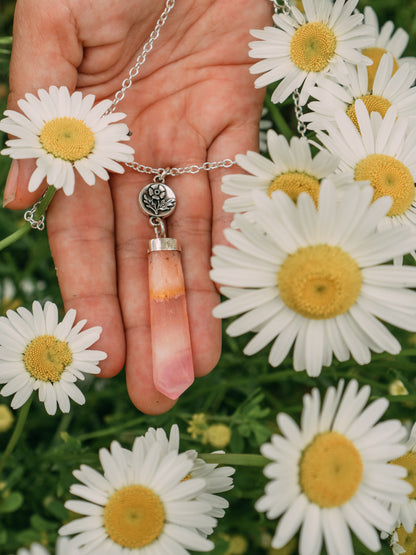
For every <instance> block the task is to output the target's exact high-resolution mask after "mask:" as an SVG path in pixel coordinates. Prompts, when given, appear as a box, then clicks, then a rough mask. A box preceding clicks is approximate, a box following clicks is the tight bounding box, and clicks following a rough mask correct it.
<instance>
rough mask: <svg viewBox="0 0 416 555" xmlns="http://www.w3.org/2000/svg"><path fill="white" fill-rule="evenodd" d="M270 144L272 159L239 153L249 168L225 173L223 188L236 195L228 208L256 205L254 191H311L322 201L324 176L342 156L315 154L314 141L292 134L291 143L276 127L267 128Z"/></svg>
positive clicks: (294, 196) (239, 161)
mask: <svg viewBox="0 0 416 555" xmlns="http://www.w3.org/2000/svg"><path fill="white" fill-rule="evenodd" d="M267 148H268V151H269V154H270V158H271V160H269V159H268V158H266V157H264V156H262V155H261V154H258V153H257V152H251V151H249V152H247V154H246V155H244V154H237V156H236V157H235V159H236V162H237V164H238V165H239V166H240V168H242V169H243V170H245V171H246V172H248V173H249V174H250V175H245V174H232V175H225V176H224V177H223V180H222V190H223V192H224V193H226V194H228V195H232V198H229V199H226V201H225V202H224V210H225V211H226V212H248V211H251V210H253V209H254V204H253V200H252V191H253V190H260V191H265V192H266V193H268V194H269V196H270V195H271V194H272V193H273V191H277V190H280V191H283V192H285V193H286V194H287V195H289V196H290V198H291V199H292V200H295V201H296V200H297V198H298V196H299V194H300V193H302V192H305V193H308V194H309V195H311V197H312V198H313V200H314V201H315V202H318V196H319V189H320V185H321V180H322V179H323V178H324V177H328V176H329V175H330V174H332V173H333V172H334V171H335V169H336V168H337V167H338V164H339V158H338V157H337V156H334V155H333V154H330V153H329V152H326V151H325V150H322V151H321V152H319V153H318V154H317V155H316V156H315V157H314V158H312V154H311V149H310V145H309V143H308V141H307V139H306V138H305V137H300V138H299V137H292V138H291V140H290V143H289V142H288V141H287V140H286V138H285V137H284V136H283V135H278V134H277V133H276V132H275V131H273V130H272V129H271V130H269V131H268V132H267Z"/></svg>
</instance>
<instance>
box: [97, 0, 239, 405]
mask: <svg viewBox="0 0 416 555" xmlns="http://www.w3.org/2000/svg"><path fill="white" fill-rule="evenodd" d="M174 6H175V0H166V5H165V8H164V10H163V12H162V13H161V15H160V17H159V19H158V20H157V22H156V25H155V27H154V29H153V31H152V32H151V33H150V36H149V39H148V41H147V42H146V43H145V45H144V46H143V48H142V51H141V53H140V54H139V56H138V57H137V59H136V63H135V65H134V66H133V67H132V68H131V69H130V71H129V74H128V77H127V78H126V79H125V80H124V81H123V83H122V85H121V89H120V90H119V91H118V92H117V93H116V94H115V97H114V100H113V102H112V104H111V106H110V107H109V109H108V111H107V112H108V113H111V112H113V111H114V109H115V108H116V106H117V105H118V103H119V102H121V101H122V100H123V98H124V97H125V94H126V92H127V90H128V89H129V88H130V87H131V85H132V83H133V80H134V78H135V77H136V76H137V75H138V73H139V71H140V69H141V67H142V65H143V64H144V63H145V61H146V57H147V54H149V52H151V50H152V49H153V45H154V42H155V41H156V40H157V39H158V37H159V34H160V31H161V29H162V27H163V26H164V25H165V23H166V20H167V18H168V15H169V13H170V12H171V10H172V9H173V8H174ZM234 164H235V162H234V161H233V160H230V159H228V158H227V159H225V160H222V161H220V162H204V163H202V164H201V165H197V164H193V165H191V166H186V167H179V168H176V167H175V168H153V167H151V166H145V165H143V164H140V163H138V162H135V161H134V162H126V163H125V165H126V166H128V167H130V168H131V169H133V170H134V171H137V172H139V173H145V174H149V175H154V179H153V181H152V182H151V183H149V184H148V185H146V186H145V187H144V188H143V189H142V190H141V191H140V193H139V198H138V202H139V206H140V208H141V210H142V211H143V212H144V213H145V214H146V215H147V216H148V217H149V222H150V224H151V225H152V227H153V230H154V233H155V238H154V239H151V240H150V241H149V245H148V251H147V252H148V274H149V297H150V329H151V346H152V363H153V382H154V385H155V388H156V390H158V391H159V392H161V393H163V394H164V395H166V396H167V397H169V398H170V399H177V398H178V397H179V396H180V395H181V394H182V393H183V392H184V391H185V390H186V389H187V388H188V387H189V386H190V385H191V384H192V382H193V380H194V367H193V358H192V348H191V338H190V331H189V321H188V313H187V307H186V297H185V282H184V276H183V270H182V264H181V258H180V256H181V255H180V251H181V248H180V245H179V243H178V241H177V240H176V239H174V238H171V237H168V236H167V223H166V218H168V216H170V215H171V214H172V212H173V211H174V210H175V207H176V196H175V193H174V191H173V190H172V189H171V188H170V187H169V186H168V185H166V183H165V178H166V177H167V176H172V177H174V176H178V175H182V174H185V173H190V174H195V173H198V172H200V171H210V170H215V169H217V168H229V167H231V166H233V165H234Z"/></svg>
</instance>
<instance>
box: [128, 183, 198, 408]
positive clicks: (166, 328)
mask: <svg viewBox="0 0 416 555" xmlns="http://www.w3.org/2000/svg"><path fill="white" fill-rule="evenodd" d="M139 204H140V207H141V209H142V210H143V211H144V213H145V214H146V215H148V216H149V217H150V223H151V225H152V226H153V229H154V231H155V235H156V237H155V239H151V240H150V241H149V246H148V250H147V252H148V271H149V296H150V331H151V343H152V362H153V381H154V385H155V388H156V389H157V391H160V393H163V395H166V397H169V398H170V399H177V398H178V397H179V396H180V395H181V394H182V393H183V392H184V391H185V390H186V389H187V388H188V387H189V386H190V385H191V384H192V382H193V381H194V366H193V361H192V349H191V338H190V333H189V322H188V311H187V308H186V297H185V281H184V277H183V271H182V263H181V255H180V247H179V244H178V241H177V240H176V239H172V238H170V237H166V225H165V222H164V219H165V218H167V217H168V216H169V215H170V214H172V212H173V211H174V209H175V207H176V197H175V193H174V192H173V191H172V189H171V188H170V187H168V186H167V185H166V184H165V183H164V176H163V175H157V176H156V177H155V179H154V181H153V183H150V184H149V185H146V187H144V188H143V189H142V190H141V191H140V194H139Z"/></svg>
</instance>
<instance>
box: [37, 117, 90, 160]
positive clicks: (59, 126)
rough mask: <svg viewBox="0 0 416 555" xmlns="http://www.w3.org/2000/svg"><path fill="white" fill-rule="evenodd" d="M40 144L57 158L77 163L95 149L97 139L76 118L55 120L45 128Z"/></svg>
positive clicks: (49, 122) (40, 137) (46, 124)
mask: <svg viewBox="0 0 416 555" xmlns="http://www.w3.org/2000/svg"><path fill="white" fill-rule="evenodd" d="M39 140H40V144H41V145H42V146H43V148H44V149H45V150H46V152H48V153H49V154H52V156H55V158H61V160H66V161H67V162H76V161H77V160H81V158H85V157H86V156H88V154H90V153H91V152H92V150H93V148H94V143H95V137H94V133H93V132H92V131H91V129H90V128H89V127H87V125H86V124H85V123H84V122H83V121H82V120H79V119H76V118H66V117H64V118H55V119H52V120H51V121H48V122H47V123H45V125H44V126H43V129H42V131H41V133H40V136H39Z"/></svg>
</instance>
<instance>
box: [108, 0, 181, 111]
mask: <svg viewBox="0 0 416 555" xmlns="http://www.w3.org/2000/svg"><path fill="white" fill-rule="evenodd" d="M174 6H175V0H166V6H165V9H164V10H163V12H162V13H161V14H160V17H159V19H158V20H157V22H156V25H155V28H154V29H153V31H152V32H151V33H150V37H149V40H148V41H147V42H146V43H145V45H144V46H143V48H142V51H141V52H140V54H139V55H138V56H137V59H136V63H135V64H134V66H133V67H132V68H131V69H130V71H129V76H128V77H127V78H126V79H124V81H123V82H122V84H121V89H120V90H119V91H117V92H116V94H115V96H114V100H113V102H112V104H111V106H110V108H108V110H107V112H106V114H111V113H112V112H114V110H115V108H116V106H117V104H118V103H119V102H121V101H122V100H123V98H124V96H125V94H126V91H127V89H129V88H130V87H131V86H132V84H133V79H134V78H135V77H137V75H138V74H139V71H140V69H141V67H142V65H143V64H144V63H145V61H146V57H147V55H148V54H149V52H151V51H152V49H153V44H154V42H155V41H156V40H157V39H158V38H159V34H160V30H161V29H162V27H163V25H164V24H165V23H166V20H167V18H168V15H169V13H170V11H171V10H172V9H173V8H174Z"/></svg>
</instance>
